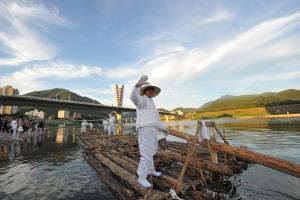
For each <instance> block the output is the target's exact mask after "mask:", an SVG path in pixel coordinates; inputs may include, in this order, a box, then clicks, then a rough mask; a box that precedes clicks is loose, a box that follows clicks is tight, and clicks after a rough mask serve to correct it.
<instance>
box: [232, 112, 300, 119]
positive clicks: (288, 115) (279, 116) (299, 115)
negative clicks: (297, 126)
mask: <svg viewBox="0 0 300 200" xmlns="http://www.w3.org/2000/svg"><path fill="white" fill-rule="evenodd" d="M296 117H300V113H295V114H278V115H258V116H242V117H232V118H236V119H253V118H265V119H271V118H296Z"/></svg>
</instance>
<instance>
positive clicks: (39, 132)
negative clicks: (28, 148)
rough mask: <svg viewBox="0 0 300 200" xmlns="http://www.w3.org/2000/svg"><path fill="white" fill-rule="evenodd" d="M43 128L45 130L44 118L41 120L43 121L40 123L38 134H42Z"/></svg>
mask: <svg viewBox="0 0 300 200" xmlns="http://www.w3.org/2000/svg"><path fill="white" fill-rule="evenodd" d="M43 130H44V122H43V120H41V121H40V122H39V123H38V134H39V135H42V133H43Z"/></svg>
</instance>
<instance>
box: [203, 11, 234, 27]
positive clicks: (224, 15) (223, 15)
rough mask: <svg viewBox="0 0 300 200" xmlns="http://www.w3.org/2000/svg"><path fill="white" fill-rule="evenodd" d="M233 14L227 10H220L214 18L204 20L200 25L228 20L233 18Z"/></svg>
mask: <svg viewBox="0 0 300 200" xmlns="http://www.w3.org/2000/svg"><path fill="white" fill-rule="evenodd" d="M233 16H234V15H233V14H232V13H231V12H229V11H228V10H227V9H219V10H217V11H216V13H215V14H214V15H213V16H210V17H208V18H207V19H205V20H203V21H202V22H201V23H200V24H201V25H205V24H210V23H215V22H221V21H224V20H228V19H231V18H233Z"/></svg>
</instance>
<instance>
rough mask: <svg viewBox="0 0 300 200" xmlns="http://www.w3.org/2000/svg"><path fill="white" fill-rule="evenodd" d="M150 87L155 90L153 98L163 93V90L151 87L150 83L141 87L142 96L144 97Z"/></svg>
mask: <svg viewBox="0 0 300 200" xmlns="http://www.w3.org/2000/svg"><path fill="white" fill-rule="evenodd" d="M150 87H151V88H154V96H153V97H156V96H157V95H158V94H159V93H160V91H161V89H160V88H159V87H157V86H155V85H151V84H150V83H147V84H145V85H143V86H142V87H141V90H140V94H141V95H144V92H145V90H146V89H147V88H150Z"/></svg>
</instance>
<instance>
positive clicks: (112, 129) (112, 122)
mask: <svg viewBox="0 0 300 200" xmlns="http://www.w3.org/2000/svg"><path fill="white" fill-rule="evenodd" d="M108 134H109V135H116V117H115V116H114V113H110V114H109V120H108Z"/></svg>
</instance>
